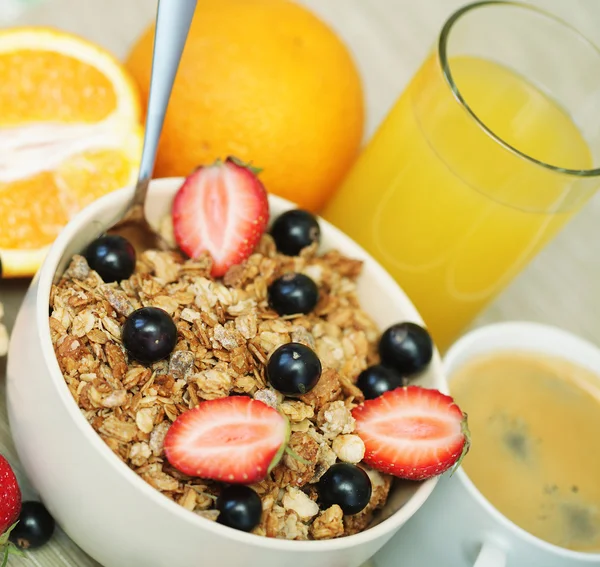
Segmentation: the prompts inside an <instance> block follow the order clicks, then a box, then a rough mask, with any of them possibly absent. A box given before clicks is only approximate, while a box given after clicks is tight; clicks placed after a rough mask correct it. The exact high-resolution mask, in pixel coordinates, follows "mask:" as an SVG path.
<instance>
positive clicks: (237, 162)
mask: <svg viewBox="0 0 600 567" xmlns="http://www.w3.org/2000/svg"><path fill="white" fill-rule="evenodd" d="M227 161H230V162H232V163H235V165H239V166H240V167H245V168H246V169H248V170H249V171H251V172H252V173H254V175H258V174H259V173H260V172H261V171H262V169H261V168H260V167H256V166H254V165H252V164H251V163H246V162H244V161H242V160H241V159H239V158H236V157H235V156H228V158H227Z"/></svg>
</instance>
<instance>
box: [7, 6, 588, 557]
mask: <svg viewBox="0 0 600 567" xmlns="http://www.w3.org/2000/svg"><path fill="white" fill-rule="evenodd" d="M8 1H9V0H0V2H2V3H3V2H8ZM224 1H225V0H224ZM304 3H305V4H307V5H309V6H310V7H311V8H312V9H313V10H314V11H315V12H317V13H318V14H320V15H321V16H322V17H323V18H324V19H325V20H326V21H328V22H329V23H330V24H331V25H332V26H333V27H334V28H335V29H336V30H337V31H338V32H339V34H340V35H341V36H342V37H343V38H344V39H345V40H346V42H347V43H348V45H349V46H350V48H351V49H352V51H353V53H354V55H355V58H356V61H357V63H358V65H359V67H360V71H361V73H362V76H363V79H364V83H365V89H366V97H367V105H368V124H367V132H366V137H367V138H368V137H370V135H371V134H372V132H373V131H374V129H375V128H376V127H377V125H378V124H379V122H380V121H381V119H382V118H383V116H384V115H385V113H386V112H387V110H388V109H389V108H390V106H391V105H392V103H393V101H394V100H395V99H396V97H397V96H398V94H399V93H400V92H401V90H402V89H403V88H404V86H405V84H406V83H407V81H408V80H409V79H410V77H411V76H412V75H413V73H414V72H415V70H416V69H417V68H418V66H419V65H420V63H421V61H422V59H423V58H424V56H425V55H426V53H427V52H428V50H429V49H430V48H431V46H432V45H433V42H434V41H435V37H436V34H437V32H438V30H439V28H440V26H441V24H442V22H443V21H444V19H445V18H446V17H447V16H448V15H449V14H450V13H451V12H452V11H453V10H454V9H455V8H457V7H458V6H460V5H462V4H463V3H464V1H463V0H304ZM532 3H534V4H536V5H538V6H540V7H543V8H546V9H548V10H551V11H553V12H554V13H556V14H558V15H560V16H561V17H563V18H564V19H565V20H567V21H569V22H571V23H573V24H574V25H576V26H577V27H578V28H579V29H580V30H581V31H583V32H584V33H585V34H586V35H587V36H588V37H589V38H590V39H592V40H594V41H596V43H597V44H600V0H568V1H567V0H536V1H535V2H532ZM155 8H156V1H155V0H45V2H44V1H42V2H41V3H40V4H38V5H35V6H34V7H32V8H30V9H29V10H28V11H27V12H25V13H24V14H23V15H22V16H21V17H20V18H19V19H18V20H17V21H16V22H11V23H10V24H9V23H6V22H5V23H2V22H0V27H1V26H2V25H13V24H43V25H51V26H56V27H59V28H63V29H66V30H69V31H72V32H75V33H78V34H81V35H83V36H86V37H87V38H89V39H91V40H93V41H96V42H98V43H100V44H102V45H104V46H105V47H107V48H108V49H110V50H111V51H112V52H113V53H115V54H116V55H117V56H118V57H123V56H124V55H125V54H126V53H127V51H128V49H129V47H130V45H131V43H132V41H133V40H134V39H135V38H136V37H137V35H138V34H139V33H140V32H141V31H142V30H143V29H144V28H145V27H146V25H148V24H149V23H150V22H151V21H152V19H153V17H154V11H155ZM599 71H600V70H599ZM557 72H560V70H559V69H558V70H557ZM599 96H600V93H599ZM27 284H28V282H6V281H3V282H1V283H0V301H2V302H4V304H5V308H6V319H7V322H8V324H9V326H10V324H11V323H12V321H13V318H14V315H15V313H16V311H17V309H18V307H19V303H20V300H21V298H22V295H23V293H24V292H25V290H26V287H27ZM599 284H600V193H599V194H598V195H597V196H596V198H595V199H593V200H592V201H591V202H590V203H589V204H588V205H587V207H586V209H585V210H584V211H583V212H581V213H580V214H579V215H578V216H577V217H576V218H575V219H574V220H573V221H572V222H571V224H570V225H569V226H567V227H566V228H565V229H564V230H563V232H562V233H561V234H560V235H559V236H558V237H557V238H556V239H555V240H554V241H553V242H552V243H551V244H550V245H549V246H548V247H547V248H546V249H545V250H544V251H543V252H542V253H541V254H540V255H539V256H538V257H537V258H536V259H535V260H534V261H533V262H532V263H531V264H530V266H529V267H528V268H527V269H526V270H525V271H524V272H523V273H522V274H521V275H520V276H519V277H518V278H517V279H516V280H515V281H514V282H513V283H512V285H511V286H510V287H509V288H508V289H507V290H506V291H505V292H504V293H503V294H502V295H501V296H500V297H499V298H498V299H497V300H496V301H495V302H494V303H493V304H492V305H491V306H490V307H489V308H488V309H487V310H486V311H485V312H484V313H483V314H482V315H481V316H480V317H479V319H478V320H477V321H476V322H475V324H474V326H479V325H483V324H486V323H490V322H495V321H505V320H515V319H519V320H530V321H538V322H542V323H549V324H554V325H558V326H560V327H563V328H565V329H568V330H570V331H573V332H575V333H577V334H579V335H581V336H583V337H585V338H587V339H589V340H591V341H594V342H596V343H598V344H600V285H599ZM4 371H5V361H3V360H0V453H2V454H4V455H6V456H7V458H8V459H9V460H10V461H11V463H12V464H13V465H14V466H15V468H16V470H17V474H19V477H20V481H21V483H22V485H23V489H24V493H25V496H26V497H31V496H33V493H32V491H31V489H30V487H28V485H27V481H26V479H25V478H24V477H23V475H22V472H21V471H20V470H19V464H18V462H17V460H16V454H15V451H14V447H13V445H12V443H11V440H10V435H9V431H8V425H7V422H6V410H5V403H4ZM10 565H13V566H20V565H23V566H25V565H36V566H41V567H63V566H69V567H71V566H72V567H90V566H97V565H98V563H96V562H95V561H93V560H92V559H90V558H89V557H88V556H86V555H85V554H84V553H83V552H82V551H81V550H80V549H79V548H78V547H77V546H76V545H75V544H74V543H73V542H71V541H70V540H69V539H68V538H67V537H66V536H65V535H64V534H63V533H62V532H60V530H58V531H57V533H56V535H55V537H54V538H53V540H52V542H51V544H49V545H47V546H45V547H44V548H42V549H40V550H38V551H35V552H32V553H29V554H28V559H27V560H21V559H18V558H12V559H11V561H10ZM132 567H135V566H132ZM407 567H413V566H407Z"/></svg>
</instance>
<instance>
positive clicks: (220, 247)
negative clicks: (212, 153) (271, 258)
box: [171, 157, 269, 277]
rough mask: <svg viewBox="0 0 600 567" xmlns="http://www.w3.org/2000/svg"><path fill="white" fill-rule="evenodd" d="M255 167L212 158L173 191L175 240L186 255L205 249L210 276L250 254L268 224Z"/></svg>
mask: <svg viewBox="0 0 600 567" xmlns="http://www.w3.org/2000/svg"><path fill="white" fill-rule="evenodd" d="M256 171H257V170H255V169H254V168H251V167H250V166H246V165H244V164H242V163H241V162H240V161H239V160H237V159H236V158H232V157H228V158H227V159H226V160H225V161H224V162H223V161H221V160H217V161H216V162H215V163H214V164H212V165H208V166H203V167H199V168H198V169H197V170H196V171H194V173H192V174H191V175H190V176H188V177H187V178H186V180H185V182H184V183H183V185H182V186H181V188H180V189H179V191H178V192H177V194H176V195H175V200H174V201H173V208H172V211H171V214H172V218H173V231H174V234H175V240H176V241H177V245H178V246H179V248H180V249H181V250H182V251H183V252H185V253H186V254H187V255H188V256H190V257H191V258H196V257H198V256H199V255H200V254H202V253H203V252H209V253H210V255H211V256H212V259H213V267H212V272H211V275H212V276H213V277H218V276H222V275H224V274H225V272H226V271H227V270H228V269H229V267H231V266H232V265H234V264H239V263H241V262H243V261H244V260H245V259H246V258H247V257H248V256H250V254H251V253H252V252H253V250H254V248H255V247H256V244H257V243H258V241H259V240H260V237H261V236H262V234H263V233H264V232H265V230H266V228H267V223H268V221H269V202H268V199H267V193H266V191H265V188H264V186H263V185H262V183H261V182H260V181H259V180H258V178H257V177H256Z"/></svg>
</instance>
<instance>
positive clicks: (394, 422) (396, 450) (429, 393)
mask: <svg viewBox="0 0 600 567" xmlns="http://www.w3.org/2000/svg"><path fill="white" fill-rule="evenodd" d="M352 415H353V416H354V419H355V420H356V433H357V434H358V436H359V437H360V438H361V439H362V440H363V442H364V444H365V456H364V459H363V462H364V463H365V464H367V465H369V466H371V467H373V468H374V469H377V470H379V471H381V472H384V473H388V474H392V475H394V476H397V477H399V478H406V479H410V480H424V479H427V478H431V477H433V476H436V475H438V474H442V473H443V472H445V471H447V470H448V469H449V468H450V467H451V466H453V465H454V464H456V466H458V465H459V464H460V461H461V460H462V458H463V457H464V456H465V455H466V454H467V452H468V450H469V446H470V438H469V428H468V425H467V416H466V414H464V413H463V412H462V411H461V409H460V408H459V407H458V406H457V405H456V403H454V400H453V399H452V398H451V397H450V396H446V395H445V394H442V393H441V392H439V391H438V390H431V389H427V388H421V387H420V386H408V387H404V388H396V389H395V390H390V391H388V392H386V393H385V394H383V395H381V396H379V397H378V398H375V399H373V400H367V401H365V402H364V403H363V404H361V405H360V406H357V407H355V408H354V409H353V410H352Z"/></svg>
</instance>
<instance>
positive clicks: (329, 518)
mask: <svg viewBox="0 0 600 567" xmlns="http://www.w3.org/2000/svg"><path fill="white" fill-rule="evenodd" d="M343 517H344V513H343V512H342V509H341V508H340V507H339V506H338V505H337V504H334V505H333V506H331V507H329V508H327V510H325V511H323V512H321V513H320V514H319V516H318V518H317V519H316V520H315V521H314V522H313V523H312V525H311V526H310V535H311V536H312V537H313V539H331V538H334V537H339V536H341V535H343V534H344V522H343Z"/></svg>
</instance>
